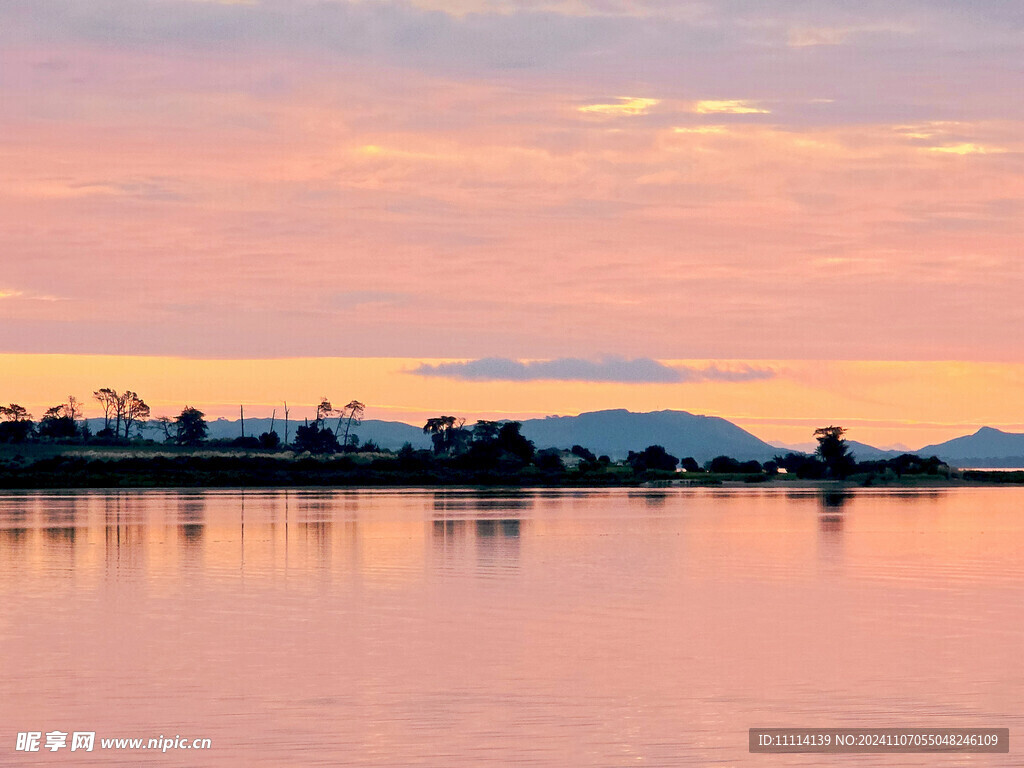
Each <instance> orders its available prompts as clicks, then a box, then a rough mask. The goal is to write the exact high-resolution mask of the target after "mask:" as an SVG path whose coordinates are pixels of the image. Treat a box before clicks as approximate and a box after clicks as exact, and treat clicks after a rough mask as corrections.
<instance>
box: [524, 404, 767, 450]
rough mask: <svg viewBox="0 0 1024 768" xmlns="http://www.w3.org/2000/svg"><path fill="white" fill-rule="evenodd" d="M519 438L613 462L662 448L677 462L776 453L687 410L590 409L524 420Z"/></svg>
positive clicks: (717, 420) (723, 423) (744, 433)
mask: <svg viewBox="0 0 1024 768" xmlns="http://www.w3.org/2000/svg"><path fill="white" fill-rule="evenodd" d="M522 432H523V434H524V435H525V436H526V437H527V438H529V439H530V440H532V441H533V442H534V444H535V445H536V446H537V447H538V448H571V447H572V446H573V445H582V446H585V447H586V448H589V449H590V450H592V451H593V452H594V453H596V454H598V455H601V454H607V455H608V456H610V457H611V458H613V459H621V458H625V456H626V454H628V453H629V451H631V450H632V451H641V450H643V449H644V448H646V447H647V446H649V445H661V446H664V447H665V449H666V450H667V451H668V452H669V453H671V454H673V455H674V456H678V457H679V458H685V457H687V456H693V457H694V458H695V459H697V461H699V462H704V461H708V460H710V459H713V458H714V457H715V456H722V455H725V456H732V457H733V458H736V459H740V460H742V461H746V460H749V459H756V460H758V461H766V460H768V459H770V458H772V457H773V456H775V455H777V454H778V453H780V451H779V449H778V448H776V447H774V446H772V445H769V444H768V443H766V442H764V441H763V440H760V439H759V438H757V437H754V436H753V435H752V434H750V433H749V432H747V431H746V430H744V429H740V428H739V427H737V426H736V425H735V424H733V423H732V422H730V421H726V420H725V419H722V418H719V417H717V416H697V415H694V414H692V413H687V412H686V411H655V412H653V413H632V412H630V411H627V410H623V409H619V410H611V411H593V412H590V413H581V414H580V415H579V416H548V417H546V418H543V419H527V420H525V421H523V429H522Z"/></svg>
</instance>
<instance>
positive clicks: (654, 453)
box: [626, 445, 679, 472]
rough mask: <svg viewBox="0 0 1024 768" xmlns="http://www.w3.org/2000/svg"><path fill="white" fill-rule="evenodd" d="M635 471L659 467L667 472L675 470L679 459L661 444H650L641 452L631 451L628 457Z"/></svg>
mask: <svg viewBox="0 0 1024 768" xmlns="http://www.w3.org/2000/svg"><path fill="white" fill-rule="evenodd" d="M626 463H627V464H629V465H630V466H631V467H632V468H633V471H634V472H644V471H646V470H648V469H658V470H662V471H665V472H674V471H675V468H676V465H677V464H678V463H679V459H677V458H676V457H675V456H673V455H671V454H670V453H669V452H668V451H666V450H665V448H664V447H663V446H660V445H649V446H647V447H646V448H644V449H643V450H642V451H640V453H636V452H634V451H630V452H629V455H628V456H627V457H626Z"/></svg>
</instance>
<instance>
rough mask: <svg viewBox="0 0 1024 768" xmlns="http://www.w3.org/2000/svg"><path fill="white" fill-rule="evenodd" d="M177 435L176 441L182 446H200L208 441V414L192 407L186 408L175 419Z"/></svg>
mask: <svg viewBox="0 0 1024 768" xmlns="http://www.w3.org/2000/svg"><path fill="white" fill-rule="evenodd" d="M174 424H175V427H176V428H177V434H176V435H175V439H176V440H177V442H178V443H179V444H181V445H199V443H201V442H202V441H203V440H205V439H206V432H207V429H208V427H207V424H206V414H205V413H203V412H202V411H200V410H199V409H198V408H193V407H192V406H191V405H188V406H185V408H183V409H182V411H181V413H180V414H178V416H177V417H176V418H175V419H174Z"/></svg>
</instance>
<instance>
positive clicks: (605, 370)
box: [410, 357, 775, 384]
mask: <svg viewBox="0 0 1024 768" xmlns="http://www.w3.org/2000/svg"><path fill="white" fill-rule="evenodd" d="M410 373H412V374H414V375H416V376H434V377H440V378H446V379H460V380H463V381H592V382H606V383H621V384H672V383H682V382H700V381H757V380H760V379H770V378H772V377H774V376H775V371H773V370H771V369H770V368H757V367H754V366H750V365H742V366H738V367H722V366H718V365H710V366H706V367H702V368H698V367H696V366H669V365H665V364H664V363H661V362H659V361H657V360H652V359H651V358H647V357H638V358H632V359H626V358H619V357H607V358H603V359H601V360H584V359H581V358H576V357H561V358H557V359H554V360H536V361H530V362H523V361H521V360H513V359H510V358H506V357H484V358H481V359H479V360H466V361H463V362H457V363H438V364H436V365H430V364H428V363H421V364H420V365H419V366H417V367H416V368H414V369H413V370H412V371H410Z"/></svg>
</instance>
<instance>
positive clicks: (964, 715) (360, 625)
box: [0, 489, 1024, 768]
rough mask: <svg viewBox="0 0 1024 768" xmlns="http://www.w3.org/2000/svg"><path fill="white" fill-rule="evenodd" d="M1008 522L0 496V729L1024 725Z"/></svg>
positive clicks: (975, 495) (565, 760)
mask: <svg viewBox="0 0 1024 768" xmlns="http://www.w3.org/2000/svg"><path fill="white" fill-rule="evenodd" d="M923 500H925V501H924V503H922V501H923ZM1022 502H1024V493H1022V492H1021V491H1020V490H1013V489H991V490H989V489H982V490H981V491H978V492H975V491H970V492H968V491H962V492H949V493H940V494H931V495H929V494H921V493H911V494H887V493H885V492H883V491H878V490H873V491H871V492H862V491H846V492H841V493H839V492H834V491H830V492H825V493H822V492H821V491H817V490H810V489H805V490H803V491H801V492H793V493H791V494H786V493H781V492H771V491H768V490H765V489H752V490H746V489H743V490H735V489H726V490H724V491H721V492H715V491H705V490H700V489H694V490H689V489H680V490H678V491H676V490H674V489H671V490H668V489H667V490H665V491H662V490H661V489H659V490H658V491H656V492H653V493H647V492H636V491H607V490H603V491H600V492H586V491H582V492H581V491H573V492H566V493H559V492H555V491H544V492H533V491H528V492H518V491H513V492H499V493H493V494H487V495H485V496H482V497H480V498H476V497H475V496H474V494H473V493H471V492H466V491H462V492H456V491H446V492H440V493H438V492H434V491H381V492H366V491H351V492H350V491H345V492H339V493H331V492H324V491H312V492H310V491H304V490H292V491H289V492H257V491H247V492H246V493H245V495H244V498H243V496H242V494H240V493H237V492H231V491H216V492H209V493H174V492H154V493H118V492H113V493H89V494H79V495H77V496H76V497H75V498H73V499H68V498H66V497H64V496H60V495H50V496H46V495H42V494H37V495H28V494H26V495H20V496H17V495H11V496H3V495H0V604H2V605H3V606H4V610H3V611H2V612H0V633H2V634H0V637H2V638H3V642H2V643H0V722H7V723H11V724H12V726H11V727H14V728H15V730H20V729H23V730H28V729H31V728H38V727H39V726H38V725H35V724H34V723H35V721H37V720H38V721H39V723H40V725H42V727H52V728H57V727H60V725H59V724H60V723H65V722H67V723H68V724H69V726H70V727H75V726H74V723H77V722H82V723H89V726H87V727H89V728H90V729H92V728H93V727H95V728H96V729H97V731H98V732H99V731H101V730H103V731H106V732H107V733H108V734H114V733H134V732H140V731H141V732H145V731H146V729H147V728H160V727H162V726H164V724H167V723H172V724H174V727H175V728H176V729H179V728H180V732H181V733H182V734H185V733H186V732H189V733H191V732H195V733H197V734H201V735H204V736H209V737H211V738H213V739H214V744H215V745H217V746H216V748H215V750H213V751H212V752H211V753H210V754H209V755H208V756H204V758H205V757H208V758H209V760H204V761H203V764H204V765H206V764H209V765H211V766H214V767H216V766H219V765H224V766H233V765H252V766H257V767H259V766H278V765H312V764H324V765H327V764H329V765H342V766H344V765H377V766H382V765H387V766H399V765H401V766H427V765H436V764H438V763H442V762H443V763H444V764H445V765H451V766H453V767H454V768H462V766H478V765H487V764H491V765H529V764H539V765H574V766H590V765H593V766H606V765H625V764H629V765H635V764H648V765H712V764H715V765H726V764H728V765H750V766H755V765H758V764H760V763H763V762H764V761H763V760H758V759H756V758H757V757H758V756H756V755H755V756H750V755H749V754H748V753H747V752H746V732H745V729H746V727H749V726H750V725H755V724H762V725H786V724H792V723H796V722H807V713H808V712H811V713H815V717H820V718H821V719H823V720H826V721H830V722H849V723H862V724H864V725H871V724H875V725H877V724H878V718H879V717H882V716H884V718H885V720H886V722H887V723H892V722H895V723H897V724H904V723H913V722H918V721H919V720H920V719H922V716H923V715H927V719H928V720H931V721H937V722H941V723H948V724H952V725H968V724H978V725H982V724H985V723H991V722H999V723H1000V724H1004V723H1005V724H1007V725H1009V726H1010V727H1011V728H1018V727H1024V721H1022V718H1021V714H1020V713H1022V712H1024V684H1022V681H1021V679H1020V675H1015V674H1014V673H1013V672H1012V670H1014V669H1016V668H1017V666H1019V665H1016V659H1017V656H1018V655H1019V647H1020V645H1021V643H1022V642H1024V626H1021V624H1020V622H1014V621H1012V620H1008V619H1007V617H1008V616H1010V617H1012V616H1014V615H1016V614H1015V613H1014V612H1015V611H1016V610H1017V609H1018V607H1019V605H1020V604H1021V602H1022V601H1024V586H1022V585H1024V563H1022V562H1021V559H1020V551H1021V550H1022V549H1024V520H1022V516H1021V515H1020V514H1019V507H1020V505H1021V503H1022ZM70 532H73V534H70ZM993 534H995V535H993ZM69 535H71V536H72V538H69ZM243 539H244V540H243ZM54 596H56V598H59V599H54ZM51 605H52V606H56V607H55V608H54V609H53V610H40V607H41V606H51ZM69 628H72V629H71V630H70V631H69ZM26 659H30V660H31V662H32V663H30V664H27V663H25V660H26ZM69 660H70V661H69ZM72 662H73V663H72ZM1007 670H1011V672H1009V673H1007ZM98 702H99V704H98ZM29 720H32V722H31V723H30V722H28V721H29ZM968 721H970V722H968ZM23 722H24V723H25V724H24V725H21V723H23ZM51 723H53V725H50V724H51ZM325 724H326V725H325ZM102 757H103V761H102V762H101V761H98V760H93V761H92V762H90V761H89V758H88V757H87V756H83V760H82V761H81V762H82V763H83V765H100V764H103V765H131V764H136V763H137V755H129V754H126V755H123V756H122V755H104V756H102ZM907 757H908V758H909V759H906V760H901V765H910V766H920V767H921V768H924V766H928V765H931V764H932V762H933V761H931V760H928V759H927V758H928V756H912V755H911V756H907ZM169 759H171V758H169ZM783 762H784V764H786V765H790V764H794V765H795V764H797V763H794V762H785V761H783ZM797 762H799V764H801V765H803V764H808V765H809V764H811V762H813V761H803V762H800V761H797ZM856 762H857V764H858V765H870V766H883V765H887V764H891V759H889V758H886V757H885V756H877V757H873V756H863V757H862V758H858V760H857V761H856ZM172 763H173V764H178V763H176V762H174V761H173V759H172V760H171V763H168V764H169V765H170V764H172ZM781 764H783V763H780V765H781Z"/></svg>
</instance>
